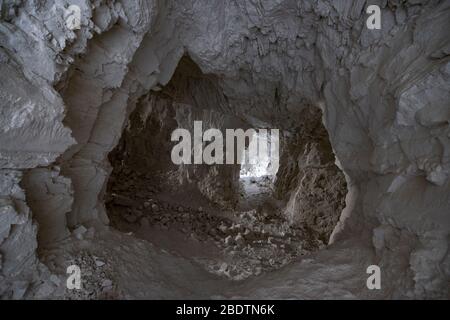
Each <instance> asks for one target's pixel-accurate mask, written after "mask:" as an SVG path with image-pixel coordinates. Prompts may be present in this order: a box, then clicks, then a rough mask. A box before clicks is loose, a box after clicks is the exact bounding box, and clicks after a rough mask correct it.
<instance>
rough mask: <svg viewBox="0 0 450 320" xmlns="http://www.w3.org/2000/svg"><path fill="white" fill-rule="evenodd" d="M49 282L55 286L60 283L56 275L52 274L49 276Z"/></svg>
mask: <svg viewBox="0 0 450 320" xmlns="http://www.w3.org/2000/svg"><path fill="white" fill-rule="evenodd" d="M50 281H51V282H53V283H54V284H55V285H56V286H59V285H60V283H61V280H59V278H58V276H57V275H56V274H52V275H51V276H50Z"/></svg>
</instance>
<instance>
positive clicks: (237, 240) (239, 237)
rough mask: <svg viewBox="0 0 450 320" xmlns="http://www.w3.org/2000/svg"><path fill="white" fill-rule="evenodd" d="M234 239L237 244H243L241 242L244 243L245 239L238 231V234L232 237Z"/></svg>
mask: <svg viewBox="0 0 450 320" xmlns="http://www.w3.org/2000/svg"><path fill="white" fill-rule="evenodd" d="M234 241H236V243H237V244H238V245H243V244H244V243H245V239H244V237H243V236H242V235H241V234H240V233H238V235H237V236H236V238H234Z"/></svg>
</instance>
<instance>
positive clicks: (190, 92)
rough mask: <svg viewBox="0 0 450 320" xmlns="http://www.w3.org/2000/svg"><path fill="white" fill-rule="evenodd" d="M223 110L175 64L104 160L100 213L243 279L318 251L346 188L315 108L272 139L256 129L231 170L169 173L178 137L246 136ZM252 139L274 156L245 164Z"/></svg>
mask: <svg viewBox="0 0 450 320" xmlns="http://www.w3.org/2000/svg"><path fill="white" fill-rule="evenodd" d="M225 101H226V98H224V96H223V93H222V92H221V91H220V90H218V85H217V78H215V77H214V76H211V75H205V74H203V73H202V72H201V71H200V69H199V68H198V67H197V66H196V65H195V63H194V62H193V61H192V60H190V59H189V58H188V57H184V58H182V60H181V61H180V63H179V65H178V67H177V69H176V71H175V73H174V75H173V77H172V79H171V81H170V82H169V83H168V84H167V85H165V86H164V87H162V88H160V89H158V91H151V92H150V93H148V94H147V95H145V96H143V97H141V99H140V100H139V102H138V103H137V106H136V109H135V110H134V111H133V112H132V114H131V115H130V117H129V120H128V123H127V124H126V126H125V128H124V129H123V133H122V136H121V139H120V142H119V144H118V145H117V146H116V148H115V149H114V150H113V151H111V153H110V154H109V161H110V163H111V166H112V172H111V175H110V178H109V181H108V184H107V189H106V194H105V206H106V209H107V212H108V216H109V219H110V223H111V225H112V226H113V227H114V228H116V229H118V230H120V231H123V232H127V233H130V232H131V233H132V234H134V235H135V236H136V237H138V238H142V239H145V240H148V241H150V242H151V243H153V244H154V245H155V246H158V247H159V248H161V249H164V250H166V251H169V252H173V253H176V254H177V255H181V256H183V257H185V258H187V259H191V260H192V261H194V262H195V263H197V264H199V265H200V266H202V268H204V269H206V270H207V271H208V272H210V273H213V274H215V275H218V276H220V277H225V278H226V279H231V280H243V279H247V278H249V277H251V276H256V275H259V274H261V273H264V272H269V271H274V270H276V269H279V268H280V267H282V266H284V265H286V264H288V263H290V262H291V261H293V260H295V259H298V258H299V257H301V256H304V255H307V254H309V253H311V252H314V251H316V250H318V249H320V248H323V247H324V246H326V245H327V243H328V239H329V237H330V235H331V232H332V230H333V229H334V227H335V225H336V223H337V221H338V219H339V216H340V213H341V211H342V209H343V207H344V203H345V201H344V198H345V194H346V186H345V179H344V176H343V173H342V172H341V171H340V170H339V169H338V168H337V167H336V166H335V165H334V154H333V151H332V148H331V145H330V142H329V140H328V135H327V133H326V130H325V128H324V126H323V124H322V118H321V112H320V109H318V108H316V107H306V108H304V112H303V114H302V116H303V119H302V121H299V122H298V125H297V126H296V127H295V128H288V129H282V130H280V133H279V136H278V135H277V137H276V139H275V138H274V136H273V135H267V134H266V131H268V130H259V131H258V130H256V131H255V133H254V134H253V136H251V137H250V139H249V140H248V143H247V144H246V145H245V149H244V150H243V151H242V153H241V154H239V152H237V155H236V156H237V157H242V158H241V161H238V163H236V164H222V165H219V164H213V165H208V164H189V165H188V164H181V165H176V164H174V163H173V161H172V160H171V150H172V148H173V146H174V142H173V141H171V134H172V132H173V131H174V130H175V129H177V128H186V129H188V130H191V131H192V130H193V129H194V128H193V123H194V121H198V120H200V121H202V122H203V124H204V126H205V127H206V128H205V130H206V129H208V128H219V129H221V130H226V129H229V128H243V129H244V130H246V129H248V128H251V127H252V126H251V124H250V123H248V122H247V121H246V120H243V118H242V117H240V116H239V115H237V114H234V113H232V112H229V111H227V110H229V108H226V107H224V103H225ZM260 129H264V128H260ZM252 139H255V140H258V141H259V142H261V141H262V142H264V143H265V144H266V145H268V146H269V147H268V148H269V150H271V152H272V151H273V150H275V148H273V147H274V146H276V147H277V148H276V149H278V148H279V153H277V154H276V156H275V157H274V156H273V155H272V154H271V152H269V153H268V155H271V156H270V157H269V156H267V157H262V158H260V159H258V161H256V162H253V163H252V162H246V161H245V157H247V159H248V158H249V142H250V141H251V140H252ZM258 145H260V144H258ZM239 162H242V164H241V163H239Z"/></svg>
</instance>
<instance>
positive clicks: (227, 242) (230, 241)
mask: <svg viewBox="0 0 450 320" xmlns="http://www.w3.org/2000/svg"><path fill="white" fill-rule="evenodd" d="M232 243H233V237H232V236H228V237H226V238H225V244H226V245H231V244H232Z"/></svg>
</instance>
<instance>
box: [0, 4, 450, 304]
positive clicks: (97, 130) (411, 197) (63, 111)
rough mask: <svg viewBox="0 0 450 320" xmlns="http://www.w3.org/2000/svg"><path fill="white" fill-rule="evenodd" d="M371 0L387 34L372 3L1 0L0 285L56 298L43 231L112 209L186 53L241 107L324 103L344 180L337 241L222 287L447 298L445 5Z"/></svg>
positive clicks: (449, 143)
mask: <svg viewBox="0 0 450 320" xmlns="http://www.w3.org/2000/svg"><path fill="white" fill-rule="evenodd" d="M372 2H373V3H374V4H379V5H380V7H381V8H382V29H381V30H369V29H367V28H366V27H365V21H366V18H367V15H366V14H365V7H366V5H367V3H366V1H363V0H355V1H348V0H334V1H331V0H328V1H327V0H324V1H306V0H303V1H291V0H281V1H269V0H268V1H263V0H261V1H238V2H235V1H223V0H202V1H175V0H172V1H154V0H140V1H126V0H116V1H114V0H105V1H100V0H95V1H87V0H73V1H69V0H67V1H66V0H61V1H41V0H36V1H21V0H4V1H0V4H1V20H0V70H1V71H0V79H1V81H0V97H1V99H0V177H1V179H0V259H1V263H0V296H5V297H14V298H20V297H22V296H24V295H25V293H26V295H25V296H27V297H35V296H45V295H46V294H49V293H48V292H47V290H46V288H47V287H45V281H46V280H45V267H44V266H43V265H42V264H40V263H39V260H38V258H37V248H38V243H39V244H40V245H41V243H42V245H44V244H45V242H46V241H51V242H55V241H57V240H58V239H62V238H64V237H65V236H66V234H67V233H68V232H69V230H70V229H71V228H73V227H75V226H78V225H80V224H85V225H86V226H95V227H96V228H100V227H101V226H102V225H105V224H107V223H108V219H107V215H106V213H105V209H104V205H103V201H102V199H103V193H104V190H105V185H106V182H107V179H108V176H109V173H110V171H111V168H110V165H109V164H108V161H107V154H108V153H109V152H110V151H111V150H112V149H113V148H114V147H115V145H116V144H117V143H118V141H119V138H120V134H121V132H122V129H123V127H124V125H125V122H126V119H127V117H128V115H129V114H130V113H131V111H132V110H133V109H134V107H135V105H136V102H137V100H138V99H139V97H141V96H142V95H144V94H146V93H148V91H149V90H150V89H151V88H153V89H157V88H158V87H160V86H162V85H164V84H166V83H167V82H168V81H169V80H170V78H171V76H172V74H173V72H174V70H175V68H176V66H177V63H178V61H179V60H180V58H181V57H182V56H183V55H184V54H189V56H190V57H191V58H192V60H194V61H195V62H196V63H197V64H198V66H199V67H200V68H201V69H202V71H203V72H204V73H212V74H215V75H217V76H218V77H219V79H220V80H219V86H220V88H221V89H222V91H223V93H224V94H225V95H226V96H227V98H228V99H227V101H228V106H227V107H228V108H229V109H230V110H232V111H233V112H234V113H235V114H238V115H241V116H242V117H243V118H247V119H260V120H262V121H266V122H269V123H271V124H272V125H273V126H274V127H275V126H279V127H280V128H289V126H291V125H293V124H294V123H293V122H295V120H293V119H294V118H295V117H298V116H301V111H302V109H303V107H304V106H306V105H315V106H317V107H320V108H321V109H322V111H323V114H324V124H325V127H326V128H327V130H328V133H329V136H330V141H331V144H332V146H333V149H334V151H335V154H336V158H337V159H338V162H339V166H340V167H341V168H342V170H343V171H344V172H345V174H346V176H347V184H348V189H349V193H348V195H347V207H346V209H344V212H343V213H342V216H341V219H340V222H339V224H338V226H337V227H336V229H335V230H334V232H333V235H332V237H331V243H332V244H331V246H330V247H329V248H328V249H327V250H324V251H322V252H319V253H318V254H317V255H315V256H313V257H312V258H311V259H305V260H302V261H300V262H298V263H293V264H291V265H290V266H289V267H287V268H284V269H283V270H281V271H278V272H275V273H272V274H270V275H266V276H264V277H262V278H258V279H253V280H251V281H247V282H245V283H243V284H241V285H240V287H239V290H238V291H232V290H231V289H230V290H231V291H230V292H229V293H228V296H233V297H253V298H261V297H265V298H267V297H270V298H286V297H290V298H324V297H350V298H351V297H353V298H354V297H359V298H373V297H379V298H392V297H395V298H400V297H401V298H448V295H449V292H448V290H449V288H448V280H449V275H450V274H449V273H450V256H449V253H448V252H449V250H448V245H449V231H450V179H449V175H450V106H449V102H450V101H449V92H450V67H449V66H450V62H449V56H450V33H449V30H450V1H448V0H442V1H436V0H430V1H426V0H424V1H407V2H403V1H394V0H388V1H375V0H374V1H372ZM69 4H76V5H78V6H79V7H80V9H81V28H80V30H73V31H71V30H69V29H68V27H67V26H66V24H65V20H64V17H65V8H66V7H68V5H69ZM44 184H45V185H46V186H47V187H46V188H44V187H43V186H44ZM25 195H26V197H25ZM38 225H39V226H40V227H39V231H38V232H37V226H38ZM38 239H39V242H38ZM370 264H378V265H379V266H380V267H381V269H382V270H383V272H384V273H383V286H384V287H383V290H380V291H378V292H369V291H368V290H367V289H366V287H365V279H366V273H365V268H366V267H367V266H368V265H370ZM30 288H35V290H34V291H33V290H31V289H30ZM11 292H13V294H11ZM36 292H38V293H36Z"/></svg>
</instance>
